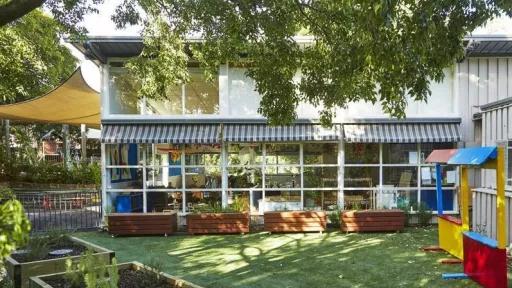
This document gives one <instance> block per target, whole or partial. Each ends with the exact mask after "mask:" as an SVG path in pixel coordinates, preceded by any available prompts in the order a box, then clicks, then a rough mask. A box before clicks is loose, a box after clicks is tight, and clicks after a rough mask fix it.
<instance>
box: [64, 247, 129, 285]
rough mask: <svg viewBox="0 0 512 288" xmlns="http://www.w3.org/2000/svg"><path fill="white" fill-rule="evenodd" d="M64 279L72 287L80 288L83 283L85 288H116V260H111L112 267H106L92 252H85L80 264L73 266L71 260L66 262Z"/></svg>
mask: <svg viewBox="0 0 512 288" xmlns="http://www.w3.org/2000/svg"><path fill="white" fill-rule="evenodd" d="M66 272H67V273H66V278H67V279H68V281H69V282H70V283H71V284H72V287H81V283H83V282H85V286H86V287H87V288H117V287H118V285H117V283H118V282H119V273H118V271H117V260H116V258H113V259H112V265H109V266H107V265H106V264H105V263H104V262H103V261H99V260H98V258H97V257H94V256H93V251H92V250H87V251H86V253H85V255H84V256H82V257H81V258H80V262H79V263H77V264H74V263H73V261H72V260H71V259H69V258H68V259H67V260H66Z"/></svg>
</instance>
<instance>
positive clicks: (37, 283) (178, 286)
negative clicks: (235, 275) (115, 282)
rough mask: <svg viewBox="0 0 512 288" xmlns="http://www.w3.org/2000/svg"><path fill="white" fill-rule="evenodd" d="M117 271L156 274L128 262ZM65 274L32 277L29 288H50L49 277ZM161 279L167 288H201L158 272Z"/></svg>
mask: <svg viewBox="0 0 512 288" xmlns="http://www.w3.org/2000/svg"><path fill="white" fill-rule="evenodd" d="M117 267H118V269H127V268H128V269H131V270H146V271H150V272H152V273H158V272H156V271H153V270H151V269H148V268H146V267H144V265H142V264H141V263H139V262H129V263H122V264H119V265H117ZM64 274H66V273H65V272H63V273H54V274H48V275H42V276H34V277H30V288H52V287H53V286H51V285H49V284H48V283H46V282H45V280H48V279H49V278H51V277H59V276H63V275H64ZM159 274H160V276H161V277H164V278H165V279H166V280H167V282H168V283H169V288H202V287H201V286H199V285H195V284H192V283H190V282H188V281H185V280H183V279H180V278H178V277H175V276H172V275H169V274H167V273H163V272H160V273H159Z"/></svg>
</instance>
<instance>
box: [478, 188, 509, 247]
mask: <svg viewBox="0 0 512 288" xmlns="http://www.w3.org/2000/svg"><path fill="white" fill-rule="evenodd" d="M506 196H507V197H506V199H505V209H506V222H505V224H506V227H507V241H508V242H507V243H510V244H512V194H511V193H506ZM472 218H473V219H472V223H473V225H472V229H473V230H474V231H478V232H480V233H482V234H484V235H486V236H488V237H491V238H493V239H496V191H495V190H490V189H478V190H474V191H473V213H472ZM510 244H509V245H510Z"/></svg>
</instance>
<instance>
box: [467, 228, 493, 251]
mask: <svg viewBox="0 0 512 288" xmlns="http://www.w3.org/2000/svg"><path fill="white" fill-rule="evenodd" d="M464 235H465V236H467V237H469V238H471V239H473V240H475V241H477V242H480V243H482V244H484V245H487V246H489V247H491V248H498V242H497V241H496V240H494V239H492V238H489V237H486V236H484V235H482V234H478V233H476V232H472V231H467V232H464Z"/></svg>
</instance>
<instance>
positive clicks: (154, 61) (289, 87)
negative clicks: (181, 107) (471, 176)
mask: <svg viewBox="0 0 512 288" xmlns="http://www.w3.org/2000/svg"><path fill="white" fill-rule="evenodd" d="M123 4H124V7H120V8H119V9H120V11H122V12H123V13H121V15H120V16H119V17H117V18H116V20H117V22H118V24H119V25H123V24H126V23H128V24H131V23H136V22H137V23H139V22H140V21H141V14H139V13H138V12H137V11H139V10H137V9H135V8H134V7H133V6H134V5H138V6H139V7H140V8H141V9H142V10H143V11H144V12H145V13H146V15H148V18H147V19H149V20H148V21H146V22H145V23H146V29H147V33H146V35H145V36H146V37H145V38H146V40H145V49H144V52H143V55H142V56H141V57H140V58H139V59H138V60H135V61H132V62H131V65H130V66H129V67H130V70H131V71H132V72H133V73H134V74H135V75H137V76H138V77H140V78H141V79H143V83H142V87H141V88H140V92H141V96H146V97H148V98H150V99H154V98H161V97H162V96H163V95H164V93H162V92H163V91H165V86H167V85H175V84H176V83H179V82H180V81H186V79H187V77H186V70H185V62H186V60H187V56H192V58H193V59H194V60H196V61H198V62H199V64H200V65H201V66H203V67H206V68H207V69H206V70H207V71H210V72H211V71H212V70H213V69H217V68H218V66H219V65H221V64H225V63H229V64H230V65H236V66H240V65H243V66H245V67H247V76H249V77H251V78H253V79H254V80H255V82H256V89H257V90H258V92H259V93H260V94H261V95H262V100H261V103H260V107H259V110H258V111H259V112H260V113H261V114H262V115H263V116H265V117H267V118H268V120H269V122H270V124H276V125H277V124H289V123H291V122H292V121H293V120H294V119H295V118H296V117H297V114H296V108H297V105H298V104H299V103H300V102H301V101H302V102H307V103H311V104H313V105H315V106H316V107H318V109H319V111H320V115H321V121H322V123H324V124H329V123H330V122H331V121H332V119H333V117H334V116H335V111H336V109H337V108H340V107H341V108H345V107H347V105H348V104H349V103H351V102H356V101H366V102H369V103H377V102H378V103H380V105H381V106H382V108H383V111H385V112H386V113H388V114H389V115H390V116H393V117H404V116H405V110H406V107H407V99H408V98H409V97H410V98H411V99H414V100H416V101H427V100H428V97H429V96H430V93H431V91H430V89H429V86H430V84H431V82H432V81H442V80H443V77H444V73H443V69H445V68H448V67H450V66H451V65H453V63H454V62H455V61H457V60H459V59H461V58H462V57H463V55H464V42H463V39H464V36H466V35H467V34H468V33H469V32H471V31H473V30H474V29H475V28H476V27H478V26H480V25H482V24H484V23H485V22H486V21H488V20H489V19H492V18H493V17H495V16H497V15H499V14H500V13H511V10H512V7H511V5H510V4H508V1H498V0H495V1H492V0H476V1H474V0H462V1H459V0H443V1H416V0H403V1H393V0H366V1H338V0H318V1H306V0H280V1H276V0H259V1H249V0H242V1H223V0H215V1H207V0H198V1H171V0H164V1H149V0H139V1H136V0H126V1H125V3H123ZM153 19H157V21H156V23H154V22H155V20H153ZM299 31H300V32H301V33H308V34H309V35H310V36H312V37H313V38H314V39H315V42H314V43H299V41H297V39H296V38H294V36H295V35H296V34H298V33H299ZM191 35H194V36H199V37H200V38H202V39H203V40H204V41H203V43H202V44H190V45H184V44H183V42H182V41H183V39H185V38H186V37H189V36H191ZM180 53H187V54H186V55H185V54H180ZM298 76H300V77H298ZM299 78H300V80H299Z"/></svg>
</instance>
